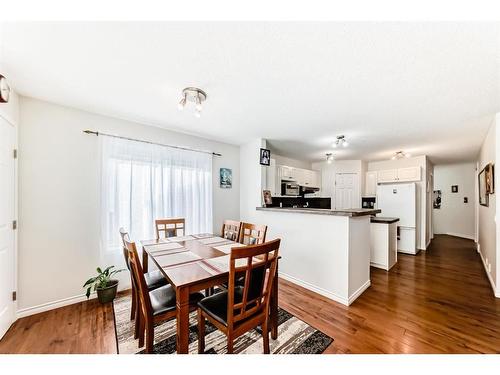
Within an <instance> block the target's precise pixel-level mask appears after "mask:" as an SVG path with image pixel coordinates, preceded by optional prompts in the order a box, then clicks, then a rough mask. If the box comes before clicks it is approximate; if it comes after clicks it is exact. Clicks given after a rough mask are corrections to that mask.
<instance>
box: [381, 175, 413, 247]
mask: <svg viewBox="0 0 500 375" xmlns="http://www.w3.org/2000/svg"><path fill="white" fill-rule="evenodd" d="M376 204H377V208H379V209H380V210H382V212H381V213H380V214H379V216H384V217H397V218H399V221H398V251H399V252H401V253H407V254H416V253H417V225H416V224H417V190H416V186H415V184H414V183H410V184H391V185H378V186H377V202H376Z"/></svg>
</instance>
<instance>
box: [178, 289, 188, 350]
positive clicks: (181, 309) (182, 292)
mask: <svg viewBox="0 0 500 375" xmlns="http://www.w3.org/2000/svg"><path fill="white" fill-rule="evenodd" d="M176 298H177V302H176V304H177V354H187V353H188V350H189V289H188V288H182V287H178V288H177V290H176Z"/></svg>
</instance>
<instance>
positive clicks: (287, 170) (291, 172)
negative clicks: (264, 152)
mask: <svg viewBox="0 0 500 375" xmlns="http://www.w3.org/2000/svg"><path fill="white" fill-rule="evenodd" d="M278 176H279V178H280V180H288V181H295V179H296V172H295V168H292V167H287V166H285V165H280V166H278Z"/></svg>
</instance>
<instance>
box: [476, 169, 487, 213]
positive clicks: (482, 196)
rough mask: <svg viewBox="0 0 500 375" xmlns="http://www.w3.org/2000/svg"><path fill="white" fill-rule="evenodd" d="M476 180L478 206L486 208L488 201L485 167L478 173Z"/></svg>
mask: <svg viewBox="0 0 500 375" xmlns="http://www.w3.org/2000/svg"><path fill="white" fill-rule="evenodd" d="M478 179H479V180H478V187H479V189H478V190H479V204H480V205H481V206H486V207H488V205H489V200H488V193H487V191H486V167H485V168H484V169H483V170H482V171H481V172H479V175H478Z"/></svg>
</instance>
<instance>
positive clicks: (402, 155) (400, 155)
mask: <svg viewBox="0 0 500 375" xmlns="http://www.w3.org/2000/svg"><path fill="white" fill-rule="evenodd" d="M409 157H411V154H409V153H407V152H404V151H398V152H395V153H394V155H392V158H391V160H396V159H403V158H409Z"/></svg>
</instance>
